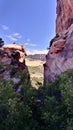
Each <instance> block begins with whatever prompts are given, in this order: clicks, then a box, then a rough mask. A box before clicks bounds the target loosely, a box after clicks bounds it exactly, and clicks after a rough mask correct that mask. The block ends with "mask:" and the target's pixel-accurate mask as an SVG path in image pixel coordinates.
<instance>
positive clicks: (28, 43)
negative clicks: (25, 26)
mask: <svg viewBox="0 0 73 130" xmlns="http://www.w3.org/2000/svg"><path fill="white" fill-rule="evenodd" d="M25 46H31V47H36V46H37V45H36V44H34V43H30V42H26V43H25Z"/></svg>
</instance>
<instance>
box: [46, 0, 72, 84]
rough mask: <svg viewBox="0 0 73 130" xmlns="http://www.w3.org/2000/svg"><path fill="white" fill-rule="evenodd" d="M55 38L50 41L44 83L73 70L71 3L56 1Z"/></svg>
mask: <svg viewBox="0 0 73 130" xmlns="http://www.w3.org/2000/svg"><path fill="white" fill-rule="evenodd" d="M56 10H57V11H56V12H57V18H56V36H55V37H54V38H53V39H52V40H51V41H50V47H49V51H48V54H47V55H46V63H45V64H44V82H49V81H50V82H53V81H54V80H55V78H56V77H57V76H58V75H60V74H61V73H62V72H64V71H66V70H68V69H73V1H72V0H57V8H56Z"/></svg>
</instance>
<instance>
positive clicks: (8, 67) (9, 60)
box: [0, 44, 29, 91]
mask: <svg viewBox="0 0 73 130" xmlns="http://www.w3.org/2000/svg"><path fill="white" fill-rule="evenodd" d="M26 55H27V54H26V51H25V48H24V47H23V46H22V45H18V44H9V45H4V46H1V47H0V80H3V79H4V80H11V81H12V82H14V84H19V85H18V87H17V90H16V91H19V90H20V82H21V80H20V78H16V77H15V74H16V73H18V72H19V73H22V72H23V71H24V70H25V71H26V77H23V78H24V79H23V80H25V78H26V79H27V80H28V79H29V73H28V68H27V66H26V64H25V56H26Z"/></svg>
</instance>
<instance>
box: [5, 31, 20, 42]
mask: <svg viewBox="0 0 73 130" xmlns="http://www.w3.org/2000/svg"><path fill="white" fill-rule="evenodd" d="M6 37H7V38H8V39H9V40H11V41H17V40H18V39H20V38H22V36H21V35H20V34H19V33H13V34H10V35H6Z"/></svg>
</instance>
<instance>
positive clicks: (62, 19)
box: [56, 0, 73, 34]
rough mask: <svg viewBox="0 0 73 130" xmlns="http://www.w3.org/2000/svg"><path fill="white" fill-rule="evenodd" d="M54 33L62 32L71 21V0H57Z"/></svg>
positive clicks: (72, 21)
mask: <svg viewBox="0 0 73 130" xmlns="http://www.w3.org/2000/svg"><path fill="white" fill-rule="evenodd" d="M56 22H57V24H56V33H57V34H62V33H63V31H65V30H67V29H68V27H69V26H70V25H71V24H72V23H73V0H57V20H56Z"/></svg>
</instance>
